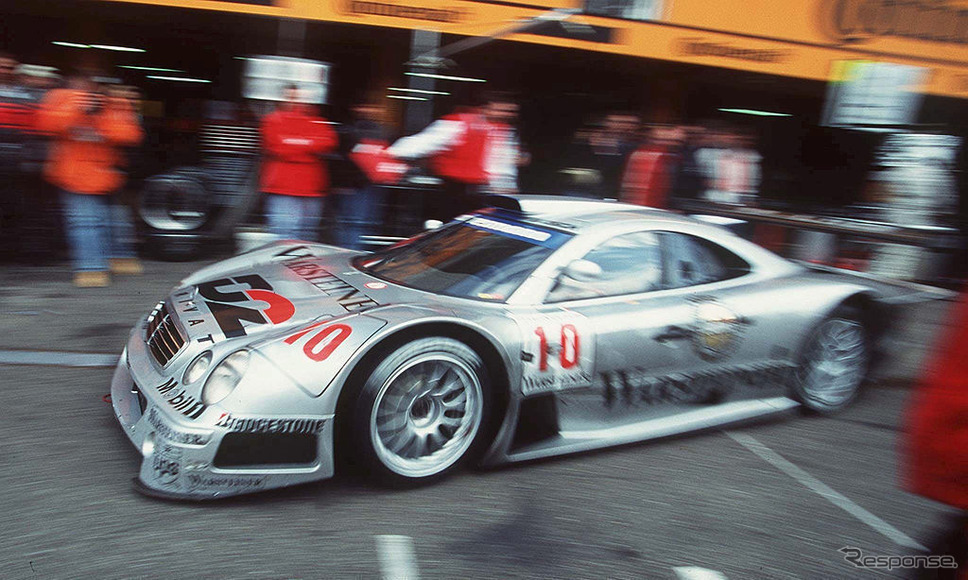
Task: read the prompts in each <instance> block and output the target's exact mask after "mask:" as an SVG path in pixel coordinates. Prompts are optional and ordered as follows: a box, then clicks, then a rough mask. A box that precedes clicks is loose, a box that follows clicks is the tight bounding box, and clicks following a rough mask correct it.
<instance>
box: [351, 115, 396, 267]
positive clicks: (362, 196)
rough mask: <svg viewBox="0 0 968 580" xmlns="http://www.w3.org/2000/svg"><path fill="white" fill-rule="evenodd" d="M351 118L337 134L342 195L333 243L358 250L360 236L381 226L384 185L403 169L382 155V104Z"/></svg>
mask: <svg viewBox="0 0 968 580" xmlns="http://www.w3.org/2000/svg"><path fill="white" fill-rule="evenodd" d="M353 115H354V117H355V118H354V120H353V121H352V122H351V123H348V124H346V125H345V126H343V128H342V130H341V131H340V139H339V141H340V147H339V149H340V157H341V159H342V168H343V171H342V175H341V177H342V180H341V181H342V184H341V185H343V187H344V188H345V189H344V191H345V192H346V193H345V194H344V195H342V196H339V214H338V218H337V220H338V223H337V229H336V243H337V244H339V245H341V246H343V247H345V248H352V249H354V250H362V249H365V247H364V246H365V244H364V243H363V238H364V236H369V235H373V234H375V233H376V232H377V228H378V227H379V225H380V224H381V223H382V222H383V216H384V204H385V198H386V189H385V188H384V185H386V184H389V183H393V182H395V181H396V180H397V179H398V178H399V177H401V176H402V174H403V173H405V172H406V169H407V167H406V165H405V164H402V163H394V162H393V161H392V160H391V159H390V158H389V157H388V156H387V154H386V152H385V150H386V148H387V146H388V144H389V140H390V130H389V128H388V127H387V126H386V125H385V122H384V119H385V117H386V108H385V107H384V106H383V105H382V104H380V103H378V102H376V101H375V100H369V101H367V102H364V103H363V104H360V105H357V106H355V107H353Z"/></svg>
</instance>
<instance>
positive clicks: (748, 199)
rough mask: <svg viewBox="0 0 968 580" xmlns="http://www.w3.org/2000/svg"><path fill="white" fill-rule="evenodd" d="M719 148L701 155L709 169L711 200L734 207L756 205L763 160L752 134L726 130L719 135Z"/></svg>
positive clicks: (708, 192)
mask: <svg viewBox="0 0 968 580" xmlns="http://www.w3.org/2000/svg"><path fill="white" fill-rule="evenodd" d="M718 136H719V147H718V148H716V150H714V151H708V152H700V155H701V156H702V157H703V163H704V165H705V166H706V167H707V178H708V180H709V184H710V188H709V189H708V190H707V191H706V197H707V199H708V200H709V201H714V202H717V203H726V204H733V205H752V204H755V202H756V197H757V194H758V193H759V187H760V163H761V161H762V157H760V154H759V153H757V152H756V150H755V149H754V148H753V142H754V141H753V137H752V135H750V134H749V133H745V132H737V131H725V132H722V133H719V135H718Z"/></svg>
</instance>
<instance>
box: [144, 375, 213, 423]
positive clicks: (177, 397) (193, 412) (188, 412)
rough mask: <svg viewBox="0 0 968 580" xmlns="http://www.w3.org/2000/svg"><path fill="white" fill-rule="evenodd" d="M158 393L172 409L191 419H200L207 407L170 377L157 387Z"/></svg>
mask: <svg viewBox="0 0 968 580" xmlns="http://www.w3.org/2000/svg"><path fill="white" fill-rule="evenodd" d="M155 389H156V390H157V391H158V394H159V395H161V396H162V397H164V399H165V402H167V403H168V404H169V405H170V406H171V408H172V409H174V410H176V411H178V412H179V413H181V414H182V415H184V416H186V417H188V418H189V419H198V418H199V417H200V416H201V414H202V413H204V412H205V409H207V408H208V406H207V405H205V403H203V402H201V401H200V400H198V399H196V398H195V397H193V396H191V395H189V394H188V393H187V392H186V391H185V389H180V388H178V381H176V380H175V379H168V380H167V381H165V382H164V383H162V384H160V385H158V386H157V387H155Z"/></svg>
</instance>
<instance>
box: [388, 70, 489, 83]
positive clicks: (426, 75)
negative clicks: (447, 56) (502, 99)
mask: <svg viewBox="0 0 968 580" xmlns="http://www.w3.org/2000/svg"><path fill="white" fill-rule="evenodd" d="M405 74H407V75H409V76H412V77H422V78H425V79H440V80H442V81H458V82H465V83H486V82H487V79H475V78H472V77H452V76H450V75H438V74H434V73H416V72H408V73H405Z"/></svg>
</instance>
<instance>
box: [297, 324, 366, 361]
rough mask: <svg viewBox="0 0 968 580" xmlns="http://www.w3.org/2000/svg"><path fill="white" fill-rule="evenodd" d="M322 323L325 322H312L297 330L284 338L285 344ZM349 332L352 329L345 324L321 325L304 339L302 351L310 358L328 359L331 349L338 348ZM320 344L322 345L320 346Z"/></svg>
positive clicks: (351, 331) (348, 335)
mask: <svg viewBox="0 0 968 580" xmlns="http://www.w3.org/2000/svg"><path fill="white" fill-rule="evenodd" d="M322 324H325V322H320V323H317V324H314V325H312V326H310V327H309V328H307V329H305V330H302V331H300V332H297V333H296V334H294V335H292V336H290V337H289V338H287V339H286V344H293V343H295V342H296V341H297V340H299V339H300V338H302V337H303V336H305V335H306V334H308V333H309V331H310V330H312V329H313V328H314V327H316V326H320V325H322ZM351 334H353V329H352V328H351V327H349V326H347V325H345V324H333V325H331V326H326V327H323V328H322V329H321V330H320V331H319V332H317V333H316V334H314V335H313V336H312V337H311V338H310V339H309V340H307V341H306V344H304V345H303V353H305V355H306V356H307V357H309V359H310V360H313V361H316V362H322V361H324V360H326V359H328V358H329V356H330V355H331V354H333V351H335V350H336V349H337V348H339V345H341V344H343V341H345V340H346V339H347V338H349V337H350V335H351ZM334 335H335V336H334ZM320 345H322V346H321V347H320ZM317 347H319V348H317Z"/></svg>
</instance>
